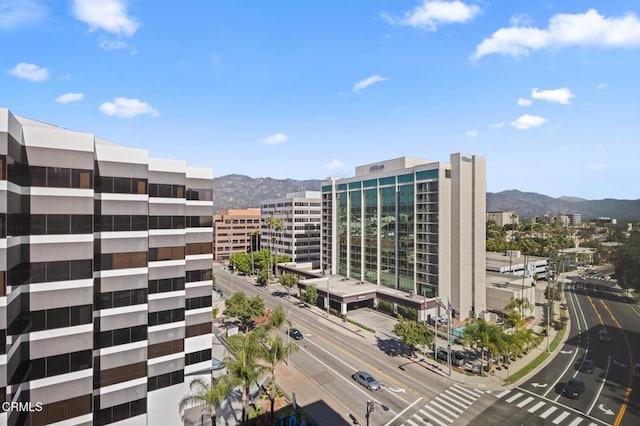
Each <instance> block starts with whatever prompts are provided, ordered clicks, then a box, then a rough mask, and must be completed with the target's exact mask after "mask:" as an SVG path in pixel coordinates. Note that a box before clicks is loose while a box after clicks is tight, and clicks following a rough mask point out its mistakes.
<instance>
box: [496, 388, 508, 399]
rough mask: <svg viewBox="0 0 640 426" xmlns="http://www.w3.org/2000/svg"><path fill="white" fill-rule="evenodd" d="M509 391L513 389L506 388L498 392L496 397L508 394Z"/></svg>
mask: <svg viewBox="0 0 640 426" xmlns="http://www.w3.org/2000/svg"><path fill="white" fill-rule="evenodd" d="M509 392H511V389H507V390H504V391H502V392H500V393H499V394H497V395H496V398H498V399H500V398H502V397H503V396H505V395H507V394H508V393H509Z"/></svg>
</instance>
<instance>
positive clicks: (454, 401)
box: [438, 393, 471, 411]
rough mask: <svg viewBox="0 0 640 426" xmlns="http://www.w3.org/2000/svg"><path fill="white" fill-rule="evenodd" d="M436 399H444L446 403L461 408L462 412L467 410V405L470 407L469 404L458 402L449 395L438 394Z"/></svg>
mask: <svg viewBox="0 0 640 426" xmlns="http://www.w3.org/2000/svg"><path fill="white" fill-rule="evenodd" d="M438 398H444V399H446V400H448V401H451V402H452V403H453V404H456V405H459V406H460V407H462V410H463V411H464V410H466V409H467V408H469V405H471V404H465V403H464V402H460V401H458V400H456V399H454V398H453V397H451V395H447V394H445V393H443V394H440V395H439V396H438Z"/></svg>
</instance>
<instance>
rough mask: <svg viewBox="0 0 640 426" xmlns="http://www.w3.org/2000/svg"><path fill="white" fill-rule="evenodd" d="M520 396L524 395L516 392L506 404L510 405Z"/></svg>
mask: <svg viewBox="0 0 640 426" xmlns="http://www.w3.org/2000/svg"><path fill="white" fill-rule="evenodd" d="M522 395H524V394H523V393H522V392H518V393H517V394H515V395H513V396H512V397H511V398H509V399H507V402H508V403H509V404H511V403H512V402H513V401H515V400H516V399H518V398H520V397H521V396H522Z"/></svg>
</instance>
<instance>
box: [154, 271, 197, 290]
mask: <svg viewBox="0 0 640 426" xmlns="http://www.w3.org/2000/svg"><path fill="white" fill-rule="evenodd" d="M187 274H188V272H187ZM184 283H185V279H184V277H174V278H162V279H159V280H149V294H155V293H167V292H169V291H179V290H184Z"/></svg>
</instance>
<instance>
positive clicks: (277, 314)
mask: <svg viewBox="0 0 640 426" xmlns="http://www.w3.org/2000/svg"><path fill="white" fill-rule="evenodd" d="M289 323H290V321H289V318H287V313H286V312H285V311H284V308H283V307H282V306H277V307H276V308H275V309H274V310H273V311H271V312H270V313H269V320H268V321H267V328H268V329H270V330H272V331H273V333H275V332H276V330H279V329H280V327H282V326H283V325H284V324H289Z"/></svg>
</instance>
